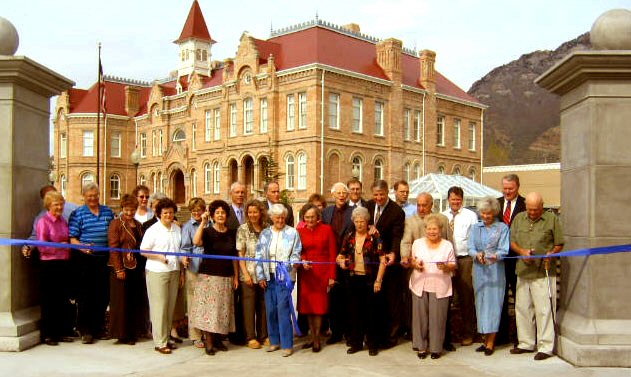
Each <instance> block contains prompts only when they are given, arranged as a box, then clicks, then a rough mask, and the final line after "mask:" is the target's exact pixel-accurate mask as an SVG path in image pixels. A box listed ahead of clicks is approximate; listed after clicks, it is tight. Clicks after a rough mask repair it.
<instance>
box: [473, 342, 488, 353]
mask: <svg viewBox="0 0 631 377" xmlns="http://www.w3.org/2000/svg"><path fill="white" fill-rule="evenodd" d="M484 351H486V346H485V345H484V344H483V345H481V346H480V347H478V348H476V349H475V352H484Z"/></svg>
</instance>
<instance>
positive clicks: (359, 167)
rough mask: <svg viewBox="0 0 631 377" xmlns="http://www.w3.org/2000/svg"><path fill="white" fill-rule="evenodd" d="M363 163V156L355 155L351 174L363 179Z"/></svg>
mask: <svg viewBox="0 0 631 377" xmlns="http://www.w3.org/2000/svg"><path fill="white" fill-rule="evenodd" d="M363 169H364V167H363V163H362V158H361V157H359V156H355V157H353V166H352V170H351V174H352V176H353V177H355V178H357V179H359V180H360V181H363V179H362V176H363V175H364V174H363Z"/></svg>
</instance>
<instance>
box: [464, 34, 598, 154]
mask: <svg viewBox="0 0 631 377" xmlns="http://www.w3.org/2000/svg"><path fill="white" fill-rule="evenodd" d="M590 47H591V45H590V43H589V33H585V34H583V35H581V36H579V37H578V38H576V39H574V40H571V41H569V42H565V43H563V44H562V45H561V46H559V47H558V48H557V49H556V50H554V51H549V50H544V51H534V52H531V53H529V54H525V55H522V56H521V57H520V58H519V59H517V60H514V61H512V62H510V63H508V64H505V65H503V66H501V67H497V68H495V69H493V70H492V71H491V72H489V73H488V74H487V75H486V76H484V77H483V78H481V79H480V80H478V81H476V82H475V83H473V85H472V86H471V89H469V91H468V93H469V94H470V95H472V96H474V97H475V98H477V99H478V100H480V101H481V102H482V103H484V104H487V105H489V106H490V107H489V109H488V110H487V111H486V112H485V117H484V118H485V119H484V141H485V143H484V165H485V166H494V165H514V164H532V163H546V162H558V161H559V160H560V155H561V154H560V152H561V151H560V148H561V138H560V129H559V97H558V96H557V95H555V94H551V93H549V92H547V91H546V90H544V89H542V88H540V87H539V86H537V85H536V84H535V83H534V80H535V78H537V77H538V76H539V75H541V74H542V73H543V72H545V71H546V70H548V69H549V68H550V67H552V66H553V65H554V64H555V63H557V62H558V61H559V60H561V59H562V58H564V57H565V56H566V55H568V54H569V53H570V52H572V51H578V50H587V49H589V48H590Z"/></svg>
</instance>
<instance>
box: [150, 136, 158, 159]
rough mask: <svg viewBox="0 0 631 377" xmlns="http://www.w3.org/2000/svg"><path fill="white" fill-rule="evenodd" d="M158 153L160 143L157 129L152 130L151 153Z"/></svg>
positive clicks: (154, 154)
mask: <svg viewBox="0 0 631 377" xmlns="http://www.w3.org/2000/svg"><path fill="white" fill-rule="evenodd" d="M157 154H158V143H157V138H156V131H155V130H154V131H151V155H152V156H156V155H157Z"/></svg>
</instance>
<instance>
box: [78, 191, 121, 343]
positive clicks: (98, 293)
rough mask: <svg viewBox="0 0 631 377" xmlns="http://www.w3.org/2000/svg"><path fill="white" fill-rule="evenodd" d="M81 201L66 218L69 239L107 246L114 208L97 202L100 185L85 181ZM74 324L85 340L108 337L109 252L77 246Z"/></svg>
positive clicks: (80, 243) (82, 243) (84, 243)
mask: <svg viewBox="0 0 631 377" xmlns="http://www.w3.org/2000/svg"><path fill="white" fill-rule="evenodd" d="M81 193H82V195H83V201H84V203H85V204H84V205H82V206H81V207H79V208H77V209H76V210H75V211H74V212H72V215H71V216H70V220H69V221H68V227H69V228H70V243H72V244H74V245H93V246H103V247H107V245H108V242H107V230H108V227H109V225H110V221H112V219H113V218H114V212H112V210H111V209H110V208H109V207H107V206H103V205H100V204H99V187H98V186H97V185H96V184H94V183H88V184H86V185H85V186H83V189H82V190H81ZM79 251H80V253H77V259H78V264H77V267H78V271H77V273H78V284H79V297H78V302H77V304H78V313H77V327H78V330H79V332H80V333H81V340H82V342H83V343H84V344H92V343H93V342H94V337H97V338H99V339H107V335H106V330H105V311H106V310H107V305H108V304H109V297H110V292H109V288H110V287H109V268H108V266H107V262H108V253H107V252H95V251H93V250H90V249H79Z"/></svg>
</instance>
